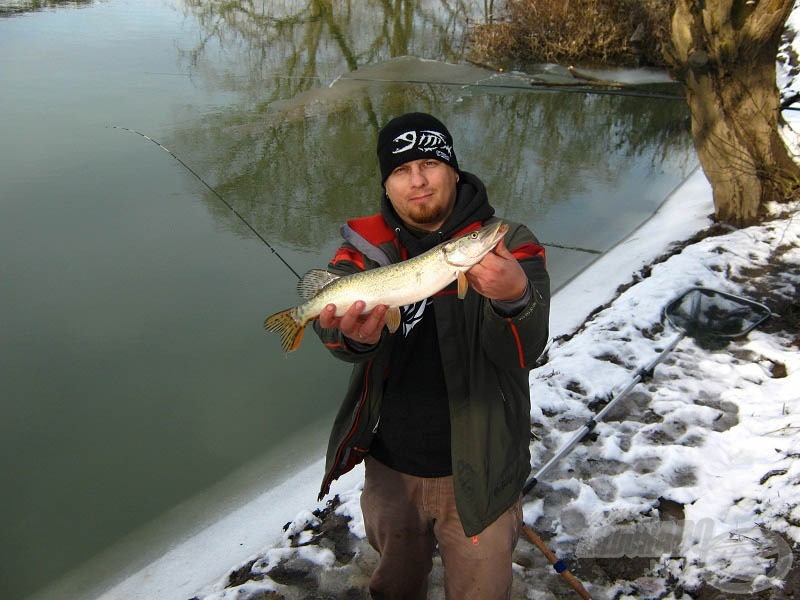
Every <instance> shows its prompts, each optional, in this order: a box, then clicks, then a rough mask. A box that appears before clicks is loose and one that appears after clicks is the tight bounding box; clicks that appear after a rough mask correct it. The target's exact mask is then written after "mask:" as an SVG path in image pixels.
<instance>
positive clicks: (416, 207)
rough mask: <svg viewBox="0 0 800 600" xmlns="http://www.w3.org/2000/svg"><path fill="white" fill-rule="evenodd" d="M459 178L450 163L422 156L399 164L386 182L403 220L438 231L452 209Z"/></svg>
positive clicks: (387, 193)
mask: <svg viewBox="0 0 800 600" xmlns="http://www.w3.org/2000/svg"><path fill="white" fill-rule="evenodd" d="M457 181H458V173H456V170H455V169H454V168H453V167H451V166H450V165H448V164H447V163H443V162H440V161H438V160H435V159H431V158H422V159H419V160H412V161H409V162H407V163H403V164H402V165H400V166H399V167H397V168H396V169H395V170H394V171H392V172H391V174H390V175H389V177H387V178H386V181H385V182H384V184H383V185H384V188H385V189H386V195H387V196H388V197H389V201H390V202H391V203H392V206H393V207H394V209H395V211H396V212H397V214H398V215H399V217H400V218H401V219H403V221H405V222H406V223H408V224H409V225H412V226H414V227H417V228H419V229H424V230H426V231H436V230H437V229H439V228H440V227H441V226H442V225H443V224H444V222H445V220H447V217H449V216H450V213H451V212H453V206H454V205H455V202H456V182H457Z"/></svg>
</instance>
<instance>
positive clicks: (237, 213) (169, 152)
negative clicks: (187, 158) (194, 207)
mask: <svg viewBox="0 0 800 600" xmlns="http://www.w3.org/2000/svg"><path fill="white" fill-rule="evenodd" d="M111 129H121V130H122V131H128V132H130V133H135V134H136V135H138V136H141V137H143V138H144V139H146V140H147V141H148V142H153V143H154V144H155V145H156V146H158V147H159V148H161V149H162V150H163V151H164V152H166V153H167V154H169V155H170V156H171V157H172V158H174V159H175V160H177V161H178V162H179V163H180V164H181V165H182V166H183V167H184V168H185V169H186V170H187V171H189V173H191V174H192V175H194V176H195V177H196V178H197V180H198V181H199V182H200V183H202V184H203V185H204V186H206V187H207V188H208V189H209V190H211V193H212V194H214V195H215V196H216V197H217V198H218V199H219V200H220V202H222V203H223V204H224V205H225V206H227V207H228V208H229V209H230V211H231V212H232V213H233V214H234V215H236V216H237V217H238V219H239V220H240V221H241V222H242V223H244V224H245V225H246V226H247V228H248V229H249V230H250V231H252V232H253V233H254V234H255V235H256V237H257V238H258V239H260V240H261V241H262V242H264V245H265V246H266V247H267V248H269V249H270V250H271V251H272V253H273V254H274V255H275V256H277V257H278V260H280V261H281V262H282V263H283V264H284V265H286V267H287V268H288V269H289V270H290V271H291V272H292V273H294V276H295V277H297V278H298V279H300V274H299V273H298V272H297V271H295V270H294V269H293V268H292V265H290V264H289V263H288V262H286V260H285V259H284V258H283V257H282V256H281V255H280V253H279V252H278V251H277V250H276V249H275V248H273V246H272V244H270V243H269V242H268V241H267V240H266V239H265V238H264V236H262V235H261V234H260V233H259V232H258V231H257V230H256V229H255V228H254V227H253V226H252V225H250V223H248V222H247V219H245V218H244V217H243V216H242V215H241V214H239V211H237V210H236V209H235V208H234V207H233V206H231V204H230V203H229V202H228V201H227V200H225V198H223V197H222V194H220V193H219V192H218V191H217V190H215V189H214V188H213V187H211V186H210V185H209V184H208V183H207V182H206V180H205V179H203V178H202V177H200V175H198V174H197V172H196V171H195V170H194V169H192V167H190V166H189V165H187V164H186V163H185V162H183V161H182V160H181V159H180V158H179V157H178V156H176V155H175V153H174V152H172V150H170V149H169V148H167V147H166V146H164V144H162V143H161V142H159V141H157V140H154V139H153V138H151V137H150V136H149V135H145V134H143V133H142V132H141V131H136V130H135V129H131V128H130V127H121V126H117V125H112V126H111Z"/></svg>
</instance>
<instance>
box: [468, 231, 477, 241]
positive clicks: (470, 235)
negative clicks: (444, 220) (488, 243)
mask: <svg viewBox="0 0 800 600" xmlns="http://www.w3.org/2000/svg"><path fill="white" fill-rule="evenodd" d="M469 237H471V238H472V239H473V240H476V239H478V232H477V231H473V232H472V233H470V234H469Z"/></svg>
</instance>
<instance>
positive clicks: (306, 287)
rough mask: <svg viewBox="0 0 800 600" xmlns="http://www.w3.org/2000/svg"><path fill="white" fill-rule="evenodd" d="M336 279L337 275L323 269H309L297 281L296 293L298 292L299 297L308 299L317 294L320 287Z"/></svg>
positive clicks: (320, 289)
mask: <svg viewBox="0 0 800 600" xmlns="http://www.w3.org/2000/svg"><path fill="white" fill-rule="evenodd" d="M337 279H339V276H338V275H334V274H333V273H330V272H328V271H325V270H324V269H311V270H310V271H309V272H308V273H306V274H305V275H303V277H301V278H300V281H298V282H297V293H298V294H300V297H301V298H303V299H305V300H308V299H309V298H313V297H314V296H316V295H317V294H319V293H320V291H322V288H324V287H325V286H327V285H330V284H331V283H333V282H334V281H336V280H337Z"/></svg>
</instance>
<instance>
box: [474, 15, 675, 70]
mask: <svg viewBox="0 0 800 600" xmlns="http://www.w3.org/2000/svg"><path fill="white" fill-rule="evenodd" d="M671 5H672V2H671V1H670V0H507V1H506V3H505V12H504V14H503V15H502V17H501V18H500V19H498V20H496V21H495V22H494V23H491V24H483V25H477V26H475V27H474V28H473V29H472V30H471V32H470V44H471V50H472V53H473V58H474V59H475V60H477V61H479V62H486V63H492V64H495V65H498V66H506V67H508V66H520V65H524V64H526V63H543V62H553V63H569V64H583V65H591V64H595V63H604V64H616V65H630V66H633V65H639V66H643V65H648V66H664V59H663V57H662V53H661V40H662V39H664V36H665V35H666V33H667V31H668V27H669V15H670V14H671Z"/></svg>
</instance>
